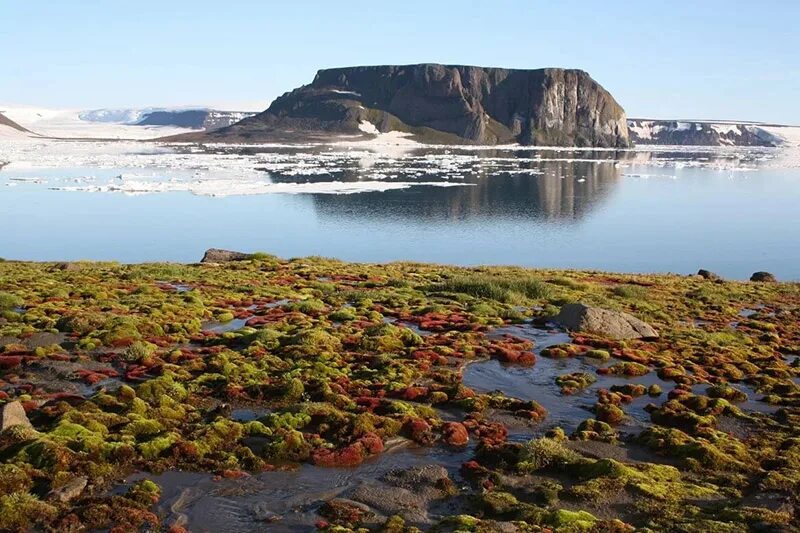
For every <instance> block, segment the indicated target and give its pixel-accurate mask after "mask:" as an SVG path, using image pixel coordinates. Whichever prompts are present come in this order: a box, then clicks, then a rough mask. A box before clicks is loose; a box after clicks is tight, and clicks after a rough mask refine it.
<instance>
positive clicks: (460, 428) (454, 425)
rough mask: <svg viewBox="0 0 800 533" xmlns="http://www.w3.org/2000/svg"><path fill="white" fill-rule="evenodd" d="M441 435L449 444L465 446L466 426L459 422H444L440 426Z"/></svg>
mask: <svg viewBox="0 0 800 533" xmlns="http://www.w3.org/2000/svg"><path fill="white" fill-rule="evenodd" d="M442 436H443V437H444V440H445V442H446V443H447V444H449V445H450V446H466V445H467V443H468V442H469V433H467V428H466V427H464V424H462V423H460V422H445V423H444V425H443V426H442Z"/></svg>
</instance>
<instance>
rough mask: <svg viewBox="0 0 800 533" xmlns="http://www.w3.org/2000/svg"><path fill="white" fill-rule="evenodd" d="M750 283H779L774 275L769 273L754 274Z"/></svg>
mask: <svg viewBox="0 0 800 533" xmlns="http://www.w3.org/2000/svg"><path fill="white" fill-rule="evenodd" d="M750 281H762V282H770V283H774V282H776V281H778V280H777V279H776V278H775V276H774V275H773V274H770V273H769V272H753V275H752V276H750Z"/></svg>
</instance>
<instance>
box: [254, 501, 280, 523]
mask: <svg viewBox="0 0 800 533" xmlns="http://www.w3.org/2000/svg"><path fill="white" fill-rule="evenodd" d="M251 512H252V514H253V519H254V520H258V521H259V522H277V521H278V520H280V519H281V515H279V514H278V513H275V512H273V511H272V510H271V509H270V508H269V506H267V504H266V503H263V502H259V503H257V504H255V505H253V507H252V509H251Z"/></svg>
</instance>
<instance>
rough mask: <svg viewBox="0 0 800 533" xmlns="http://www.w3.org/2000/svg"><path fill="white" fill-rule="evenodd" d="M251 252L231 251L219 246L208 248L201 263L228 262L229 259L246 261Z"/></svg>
mask: <svg viewBox="0 0 800 533" xmlns="http://www.w3.org/2000/svg"><path fill="white" fill-rule="evenodd" d="M252 257H253V254H246V253H243V252H233V251H231V250H220V249H219V248H209V249H208V250H206V253H205V254H204V255H203V259H201V260H200V262H201V263H229V262H231V261H247V260H248V259H252Z"/></svg>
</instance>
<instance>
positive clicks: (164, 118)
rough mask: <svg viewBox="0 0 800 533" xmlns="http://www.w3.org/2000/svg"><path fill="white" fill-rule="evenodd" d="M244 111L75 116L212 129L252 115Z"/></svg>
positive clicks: (149, 109)
mask: <svg viewBox="0 0 800 533" xmlns="http://www.w3.org/2000/svg"><path fill="white" fill-rule="evenodd" d="M254 114H255V113H251V112H246V111H222V110H218V109H210V108H207V107H192V108H188V107H187V108H166V107H146V108H131V109H92V110H88V111H82V112H80V113H78V117H79V118H80V119H81V120H84V121H87V122H103V123H111V124H127V125H131V126H175V127H181V128H191V129H202V130H213V129H217V128H224V127H226V126H230V125H231V124H234V123H236V122H239V121H240V120H242V119H244V118H247V117H249V116H252V115H254Z"/></svg>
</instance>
